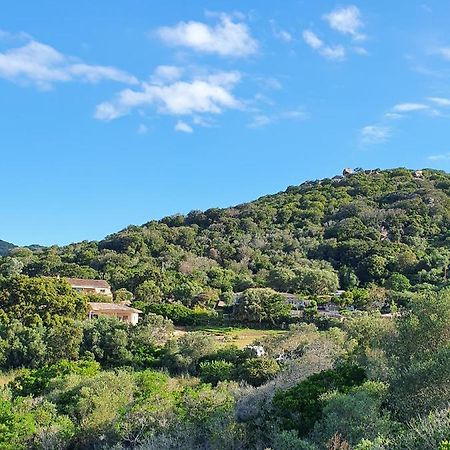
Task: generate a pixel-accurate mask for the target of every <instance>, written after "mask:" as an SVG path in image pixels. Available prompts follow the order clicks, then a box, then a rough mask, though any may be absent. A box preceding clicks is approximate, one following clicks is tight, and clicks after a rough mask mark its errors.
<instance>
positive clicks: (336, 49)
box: [303, 30, 346, 61]
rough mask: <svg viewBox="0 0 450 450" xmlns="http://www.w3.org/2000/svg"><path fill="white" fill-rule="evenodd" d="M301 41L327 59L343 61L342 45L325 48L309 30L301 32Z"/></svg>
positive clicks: (343, 50)
mask: <svg viewBox="0 0 450 450" xmlns="http://www.w3.org/2000/svg"><path fill="white" fill-rule="evenodd" d="M303 39H304V41H305V42H306V44H308V45H309V46H310V47H311V48H312V49H313V50H316V51H317V52H318V53H319V54H320V55H322V56H324V57H325V58H327V59H332V60H337V61H340V60H343V59H344V58H345V54H346V52H345V48H344V47H343V46H342V45H335V46H327V45H325V43H324V42H323V41H322V40H321V39H320V38H319V36H317V34H315V33H314V32H313V31H311V30H304V31H303Z"/></svg>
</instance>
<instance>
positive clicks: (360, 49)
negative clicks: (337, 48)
mask: <svg viewBox="0 0 450 450" xmlns="http://www.w3.org/2000/svg"><path fill="white" fill-rule="evenodd" d="M352 50H353V51H354V52H355V53H356V54H357V55H361V56H367V55H368V54H369V52H368V51H367V50H366V49H365V48H364V47H352Z"/></svg>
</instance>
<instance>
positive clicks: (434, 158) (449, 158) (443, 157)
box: [428, 152, 450, 161]
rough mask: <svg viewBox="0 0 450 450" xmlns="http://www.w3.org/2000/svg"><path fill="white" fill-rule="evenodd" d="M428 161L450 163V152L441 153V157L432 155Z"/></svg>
mask: <svg viewBox="0 0 450 450" xmlns="http://www.w3.org/2000/svg"><path fill="white" fill-rule="evenodd" d="M428 159H429V160H430V161H450V152H447V153H441V154H439V155H431V156H429V157H428Z"/></svg>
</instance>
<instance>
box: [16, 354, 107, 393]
mask: <svg viewBox="0 0 450 450" xmlns="http://www.w3.org/2000/svg"><path fill="white" fill-rule="evenodd" d="M99 370H100V365H99V364H98V363H97V362H96V361H90V360H79V361H67V360H61V361H59V362H58V363H57V364H54V365H52V366H44V367H40V368H38V369H33V370H28V371H26V372H24V373H23V374H22V375H20V376H18V377H17V378H15V379H14V380H13V381H12V382H11V383H10V388H11V389H12V392H13V393H14V395H17V396H22V397H26V396H28V395H32V396H34V397H37V396H39V395H42V394H43V393H44V392H45V391H46V390H47V389H48V387H49V386H50V383H51V382H52V381H55V380H58V379H63V378H65V377H66V376H68V375H71V374H77V375H82V376H85V377H92V376H94V375H97V373H98V372H99Z"/></svg>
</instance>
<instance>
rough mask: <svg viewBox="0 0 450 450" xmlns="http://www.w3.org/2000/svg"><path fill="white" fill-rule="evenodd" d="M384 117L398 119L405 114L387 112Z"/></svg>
mask: <svg viewBox="0 0 450 450" xmlns="http://www.w3.org/2000/svg"><path fill="white" fill-rule="evenodd" d="M384 117H386V119H392V120H398V119H402V118H403V117H405V116H404V115H403V114H399V113H396V112H387V113H386V114H385V115H384Z"/></svg>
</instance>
